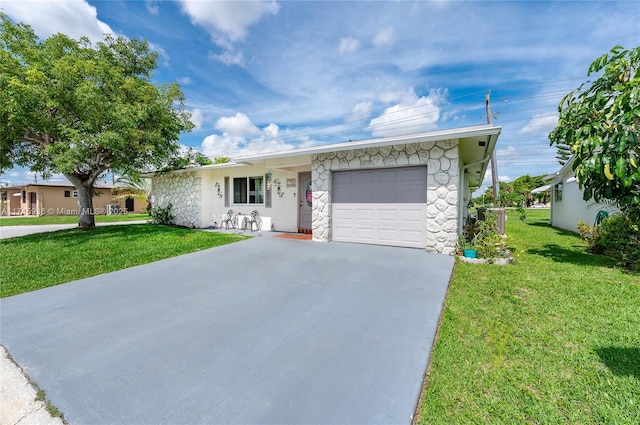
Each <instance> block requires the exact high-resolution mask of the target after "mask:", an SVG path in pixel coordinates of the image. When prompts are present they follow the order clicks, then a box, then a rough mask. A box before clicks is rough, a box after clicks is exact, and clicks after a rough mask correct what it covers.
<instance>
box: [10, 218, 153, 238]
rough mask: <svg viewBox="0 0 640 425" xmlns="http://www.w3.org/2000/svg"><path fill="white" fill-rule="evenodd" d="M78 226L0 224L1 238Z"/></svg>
mask: <svg viewBox="0 0 640 425" xmlns="http://www.w3.org/2000/svg"><path fill="white" fill-rule="evenodd" d="M146 222H147V221H146V220H136V221H116V222H113V223H96V226H116V225H122V224H144V223H146ZM76 227H78V224H77V223H74V224H36V225H28V226H0V239H8V238H15V237H18V236H26V235H31V234H33V233H46V232H57V231H58V230H63V229H74V228H76Z"/></svg>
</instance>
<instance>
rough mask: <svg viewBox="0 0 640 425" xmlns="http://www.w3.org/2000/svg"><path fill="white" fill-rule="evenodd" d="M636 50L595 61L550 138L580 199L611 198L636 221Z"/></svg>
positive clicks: (639, 84)
mask: <svg viewBox="0 0 640 425" xmlns="http://www.w3.org/2000/svg"><path fill="white" fill-rule="evenodd" d="M639 70H640V47H636V48H634V49H630V50H626V49H624V48H622V47H620V46H616V47H614V48H613V49H612V50H611V51H610V52H609V53H607V54H604V55H602V56H601V57H599V58H598V59H596V60H595V61H594V62H593V63H592V64H591V66H590V67H589V70H588V75H591V74H594V73H598V74H599V77H598V78H596V79H595V80H594V81H588V82H586V83H584V84H582V85H581V86H580V87H579V88H578V89H576V90H574V91H572V92H570V93H569V94H567V95H566V96H565V97H564V98H563V99H562V102H561V103H560V105H559V107H558V110H559V112H560V118H559V120H558V125H557V127H556V128H555V129H554V130H553V131H552V132H551V134H550V135H549V139H550V141H551V144H552V145H554V144H555V145H556V146H557V148H558V157H559V158H560V159H561V163H564V162H562V161H567V160H568V159H569V154H570V155H571V157H572V158H573V165H572V167H573V170H574V171H575V173H576V178H577V179H578V183H579V184H580V187H581V188H582V189H583V193H584V199H585V200H590V199H594V200H595V201H597V202H601V201H604V200H612V201H614V202H616V203H617V204H618V206H619V207H620V209H621V210H622V212H623V213H624V214H626V215H627V216H628V217H629V218H631V219H632V220H633V221H634V222H635V223H639V222H640V145H639V144H638V135H639V132H640V74H639V73H638V71H639Z"/></svg>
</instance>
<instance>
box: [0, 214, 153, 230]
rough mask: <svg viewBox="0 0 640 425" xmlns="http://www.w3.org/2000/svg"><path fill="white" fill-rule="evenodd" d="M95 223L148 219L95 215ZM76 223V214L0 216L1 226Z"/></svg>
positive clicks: (144, 215)
mask: <svg viewBox="0 0 640 425" xmlns="http://www.w3.org/2000/svg"><path fill="white" fill-rule="evenodd" d="M95 218H96V223H112V222H116V221H136V220H149V219H151V217H149V215H148V214H117V215H96V216H95ZM74 223H75V224H77V223H78V216H77V215H49V216H43V217H0V227H1V226H31V225H37V224H74Z"/></svg>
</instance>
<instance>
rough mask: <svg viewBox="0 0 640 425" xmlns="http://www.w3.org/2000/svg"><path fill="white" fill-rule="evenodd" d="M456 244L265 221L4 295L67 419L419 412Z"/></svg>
mask: <svg viewBox="0 0 640 425" xmlns="http://www.w3.org/2000/svg"><path fill="white" fill-rule="evenodd" d="M452 265H453V258H452V257H447V256H442V255H437V254H429V253H426V252H424V251H422V250H416V249H403V248H392V247H382V246H367V245H357V244H341V243H329V244H323V243H314V242H309V241H296V240H287V239H278V238H268V237H256V238H252V239H249V240H246V241H243V242H238V243H235V244H231V245H225V246H222V247H218V248H213V249H210V250H205V251H200V252H197V253H194V254H189V255H183V256H180V257H175V258H171V259H167V260H163V261H159V262H156V263H152V264H147V265H143V266H139V267H134V268H130V269H126V270H121V271H118V272H114V273H109V274H106V275H102V276H96V277H92V278H88V279H84V280H80V281H76V282H71V283H68V284H65V285H59V286H55V287H51V288H47V289H43V290H40V291H36V292H32V293H27V294H22V295H18V296H15V297H10V298H5V299H3V300H2V301H1V306H2V308H1V311H0V320H1V322H2V335H1V341H0V342H1V343H2V344H3V345H4V346H5V347H6V348H7V349H8V350H9V352H10V353H11V354H12V356H13V358H14V359H15V361H16V362H17V363H18V364H19V365H20V366H21V367H22V368H24V370H25V372H26V373H27V374H28V375H29V376H30V377H31V378H32V379H33V380H34V381H35V382H36V383H37V384H38V385H39V386H40V387H41V388H42V389H43V390H44V391H45V392H46V394H47V398H48V399H49V400H50V401H51V402H52V404H53V405H54V406H56V407H58V408H59V409H60V410H61V411H62V412H64V414H65V418H66V419H67V420H68V421H69V423H71V424H72V425H78V424H102V423H104V424H113V423H154V424H169V423H171V424H173V423H189V424H196V423H234V424H238V423H242V424H244V423H283V424H293V423H340V424H352V423H367V424H374V423H384V424H392V423H402V424H409V423H411V419H412V415H413V413H414V410H415V407H416V402H417V400H418V396H419V393H420V390H421V386H422V379H423V376H424V372H425V369H426V365H427V362H428V357H429V353H430V349H431V344H432V341H433V338H434V335H435V331H436V327H437V324H438V318H439V315H440V311H441V307H442V302H443V300H444V296H445V292H446V288H447V285H448V280H449V277H450V274H451V270H452Z"/></svg>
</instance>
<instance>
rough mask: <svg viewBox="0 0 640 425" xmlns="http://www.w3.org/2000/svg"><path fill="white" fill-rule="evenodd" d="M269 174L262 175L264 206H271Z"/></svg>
mask: <svg viewBox="0 0 640 425" xmlns="http://www.w3.org/2000/svg"><path fill="white" fill-rule="evenodd" d="M269 177H270V176H269V174H265V175H264V181H265V182H266V184H265V185H264V207H265V208H271V186H272V183H271V179H270V178H269Z"/></svg>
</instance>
